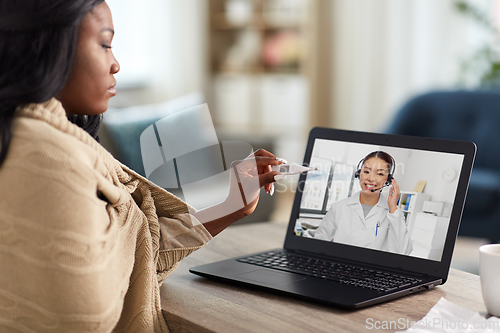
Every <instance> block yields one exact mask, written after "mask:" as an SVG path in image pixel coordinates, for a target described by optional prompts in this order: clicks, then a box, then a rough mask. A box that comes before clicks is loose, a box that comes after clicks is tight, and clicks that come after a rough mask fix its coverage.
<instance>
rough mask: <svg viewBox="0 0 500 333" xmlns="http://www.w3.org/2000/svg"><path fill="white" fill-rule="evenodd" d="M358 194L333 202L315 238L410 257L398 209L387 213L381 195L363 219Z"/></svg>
mask: <svg viewBox="0 0 500 333" xmlns="http://www.w3.org/2000/svg"><path fill="white" fill-rule="evenodd" d="M360 193H361V192H359V193H357V194H354V195H353V196H351V197H349V198H346V199H344V200H341V201H339V202H336V203H334V204H333V205H332V206H331V207H330V209H329V210H328V212H327V213H326V215H325V217H324V218H323V220H322V221H321V224H320V226H319V228H318V230H317V231H316V233H315V235H314V238H317V239H322V240H327V241H332V239H333V241H334V242H336V243H343V244H348V245H355V246H361V247H366V248H371V249H375V250H382V251H389V252H394V253H400V254H410V252H411V251H412V249H413V246H412V244H411V241H410V237H409V235H408V230H407V228H406V223H405V220H404V217H403V212H402V211H401V209H399V208H398V209H397V210H396V211H395V212H394V213H393V214H391V213H389V205H388V204H387V198H386V197H385V196H384V195H382V194H380V198H379V200H378V202H377V204H376V205H375V206H373V208H372V209H371V210H370V212H369V213H368V215H367V216H366V218H365V217H364V213H363V207H362V206H361V203H360V201H359V195H360ZM377 223H378V227H377Z"/></svg>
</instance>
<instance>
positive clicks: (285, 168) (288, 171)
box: [271, 163, 318, 176]
mask: <svg viewBox="0 0 500 333" xmlns="http://www.w3.org/2000/svg"><path fill="white" fill-rule="evenodd" d="M271 169H272V171H276V172H279V173H280V174H282V175H285V176H286V175H296V174H299V173H302V172H308V171H314V170H318V168H312V167H305V166H302V165H298V164H296V163H285V164H280V165H273V166H272V168H271Z"/></svg>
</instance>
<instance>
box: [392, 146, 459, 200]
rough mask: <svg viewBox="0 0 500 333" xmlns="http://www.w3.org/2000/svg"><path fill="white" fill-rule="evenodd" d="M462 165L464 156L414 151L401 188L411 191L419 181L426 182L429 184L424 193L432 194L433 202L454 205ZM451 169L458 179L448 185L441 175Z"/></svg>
mask: <svg viewBox="0 0 500 333" xmlns="http://www.w3.org/2000/svg"><path fill="white" fill-rule="evenodd" d="M462 163H463V156H462V155H455V154H445V153H434V152H423V151H419V150H412V151H411V156H410V158H409V159H408V164H407V165H406V174H405V176H404V181H403V183H402V185H401V186H402V188H405V189H406V190H410V191H411V190H413V188H414V187H415V185H416V184H417V182H418V181H419V180H425V181H427V184H426V186H425V190H424V192H423V193H427V194H430V195H431V200H432V201H442V202H446V203H453V201H454V199H455V193H456V190H457V186H458V178H459V174H458V172H460V170H461V168H462ZM450 168H451V169H454V170H455V171H456V172H457V177H456V178H455V179H454V180H453V181H452V182H450V183H446V182H445V181H443V180H442V179H441V174H442V173H443V171H445V170H446V169H450Z"/></svg>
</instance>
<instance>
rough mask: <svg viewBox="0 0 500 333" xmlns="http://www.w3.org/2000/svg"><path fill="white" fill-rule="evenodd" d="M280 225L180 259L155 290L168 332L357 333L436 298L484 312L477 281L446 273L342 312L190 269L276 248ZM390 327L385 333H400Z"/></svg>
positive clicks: (252, 227)
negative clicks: (428, 284)
mask: <svg viewBox="0 0 500 333" xmlns="http://www.w3.org/2000/svg"><path fill="white" fill-rule="evenodd" d="M285 229H286V224H283V223H269V222H268V223H253V224H247V225H238V226H232V227H230V228H228V229H226V230H224V231H223V232H222V233H221V234H219V235H218V236H217V237H215V238H214V239H213V240H212V241H211V242H210V243H209V244H208V245H207V246H205V247H203V248H202V249H200V250H198V251H197V252H195V253H193V254H191V255H190V256H189V257H187V258H185V259H184V260H183V261H182V262H181V264H180V266H179V268H177V270H176V271H174V272H173V273H172V274H171V275H170V276H169V277H168V279H167V280H166V281H165V282H164V283H163V285H162V287H161V302H162V309H163V314H164V316H165V318H166V320H167V322H168V324H169V326H170V329H171V331H172V332H231V333H234V332H259V333H260V332H275V333H278V332H363V331H374V329H372V330H369V329H368V328H370V327H372V328H373V327H374V325H375V324H377V323H379V324H380V325H383V324H384V323H390V322H391V321H394V324H395V323H398V324H400V323H402V322H404V323H406V322H409V323H411V322H413V321H415V322H416V321H419V320H420V319H422V318H423V317H424V316H425V315H426V314H427V312H429V310H430V309H431V308H432V307H433V306H434V305H435V304H436V303H437V302H438V301H439V299H440V298H441V297H444V298H446V299H447V300H449V301H451V302H453V303H455V304H457V305H460V306H463V307H466V308H468V309H470V310H474V311H479V312H481V313H483V314H485V313H486V308H485V306H484V303H483V300H482V296H481V287H480V282H479V276H477V275H473V274H469V273H466V272H462V271H459V270H455V269H452V270H451V271H450V275H449V278H448V281H447V282H446V284H444V285H442V286H439V287H437V288H434V289H431V290H428V291H423V292H420V293H417V294H414V295H410V296H406V297H403V298H401V299H397V300H394V301H390V302H387V303H382V304H379V305H376V306H372V307H369V308H364V309H360V310H354V311H352V310H343V309H338V308H334V307H329V306H325V305H321V304H316V303H313V302H308V301H303V300H297V299H294V298H291V297H286V296H281V295H275V294H270V293H268V292H264V291H260V290H256V289H251V288H247V287H241V286H235V285H231V284H225V283H221V282H218V281H213V280H209V279H206V278H203V277H199V276H197V275H194V274H191V273H189V272H188V269H189V268H190V267H193V266H196V265H201V264H205V263H209V262H213V261H217V260H223V259H227V258H230V257H234V256H239V255H245V254H250V253H253V252H258V251H265V250H268V249H273V248H279V247H282V245H283V241H284V235H285ZM402 328H406V327H401V326H399V327H397V326H394V327H393V329H389V330H386V332H394V331H400V330H402Z"/></svg>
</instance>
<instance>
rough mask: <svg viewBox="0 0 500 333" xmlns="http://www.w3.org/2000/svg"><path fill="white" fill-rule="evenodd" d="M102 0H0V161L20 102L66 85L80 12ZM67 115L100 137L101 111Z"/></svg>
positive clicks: (41, 98)
mask: <svg viewBox="0 0 500 333" xmlns="http://www.w3.org/2000/svg"><path fill="white" fill-rule="evenodd" d="M103 1H104V0H1V1H0V165H1V164H2V163H3V161H4V160H5V157H6V155H7V151H8V149H9V146H10V141H11V138H12V122H13V119H14V111H15V110H16V108H17V107H18V106H23V105H27V104H30V103H42V102H45V101H48V100H49V99H51V98H52V97H55V96H56V95H57V94H58V93H59V92H60V91H61V89H62V88H63V87H64V84H65V83H66V80H67V79H68V76H69V74H70V71H71V68H72V65H73V60H74V57H75V54H76V46H77V41H78V30H79V27H80V23H81V21H82V19H83V17H84V16H85V15H86V14H87V13H89V12H90V11H91V10H92V9H93V8H94V7H95V6H97V5H99V4H100V3H102V2H103ZM68 119H69V120H70V121H71V122H73V123H75V124H76V125H78V126H80V127H82V128H83V129H84V130H86V131H87V132H88V133H89V134H90V135H91V136H92V137H94V138H95V139H96V140H98V136H97V132H98V130H99V125H100V123H101V119H102V117H101V115H96V116H80V115H70V116H68Z"/></svg>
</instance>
